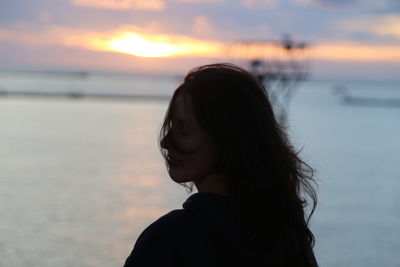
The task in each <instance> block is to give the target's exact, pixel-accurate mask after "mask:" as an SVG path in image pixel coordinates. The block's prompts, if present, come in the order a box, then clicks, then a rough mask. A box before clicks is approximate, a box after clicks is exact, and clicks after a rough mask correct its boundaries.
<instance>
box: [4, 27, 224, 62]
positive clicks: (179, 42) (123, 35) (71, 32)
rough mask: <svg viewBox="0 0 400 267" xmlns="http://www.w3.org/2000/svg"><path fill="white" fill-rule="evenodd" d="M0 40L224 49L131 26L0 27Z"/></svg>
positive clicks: (143, 51)
mask: <svg viewBox="0 0 400 267" xmlns="http://www.w3.org/2000/svg"><path fill="white" fill-rule="evenodd" d="M0 40H5V41H9V42H14V43H19V44H24V45H28V46H48V45H50V46H66V47H78V48H84V49H88V50H92V51H103V52H115V53H124V54H130V55H135V56H140V57H164V56H178V57H179V56H191V57H204V56H207V57H217V56H219V55H221V53H222V51H223V45H222V44H221V43H217V42H211V41H207V40H203V39H196V38H192V37H188V36H182V35H176V34H175V35H173V34H168V35H167V34H159V33H158V34H157V33H147V31H146V29H142V28H140V27H136V26H131V25H125V26H120V27H118V28H117V29H115V30H112V31H105V32H99V31H88V30H81V29H72V28H67V27H48V28H45V29H41V30H30V31H23V30H20V31H18V30H5V29H1V28H0Z"/></svg>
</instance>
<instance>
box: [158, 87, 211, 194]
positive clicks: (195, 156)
mask: <svg viewBox="0 0 400 267" xmlns="http://www.w3.org/2000/svg"><path fill="white" fill-rule="evenodd" d="M172 105H173V108H172V114H171V115H172V117H171V118H172V127H171V129H170V131H169V132H168V134H167V135H166V137H164V139H163V140H162V142H161V146H162V148H164V149H166V150H167V151H168V152H167V155H168V157H167V161H168V172H169V175H170V176H171V178H172V180H174V181H175V182H177V183H185V182H191V181H193V182H194V183H195V185H196V187H197V189H198V190H199V189H200V188H201V185H202V184H203V185H204V184H208V183H210V181H209V180H210V179H213V177H214V167H215V164H216V162H217V155H218V152H217V148H216V145H215V144H213V142H212V141H211V138H210V137H209V136H208V134H207V133H206V132H205V131H204V130H203V128H202V127H201V126H200V124H199V122H198V120H197V119H196V117H195V115H194V112H193V106H192V101H191V99H190V97H189V96H188V95H186V96H185V97H184V95H183V94H182V93H180V94H179V95H178V96H177V97H176V98H175V100H174V102H173V103H172ZM199 191H200V190H199Z"/></svg>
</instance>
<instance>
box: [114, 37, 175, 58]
mask: <svg viewBox="0 0 400 267" xmlns="http://www.w3.org/2000/svg"><path fill="white" fill-rule="evenodd" d="M108 46H109V47H110V48H111V49H112V50H114V51H118V52H122V53H126V54H131V55H135V56H139V57H165V56H169V55H172V54H173V53H174V52H176V48H175V47H174V46H173V45H171V44H168V43H166V42H157V41H149V40H146V39H145V38H144V37H142V36H140V35H139V34H135V33H126V34H124V35H123V36H121V37H119V38H116V39H113V40H111V41H109V42H108Z"/></svg>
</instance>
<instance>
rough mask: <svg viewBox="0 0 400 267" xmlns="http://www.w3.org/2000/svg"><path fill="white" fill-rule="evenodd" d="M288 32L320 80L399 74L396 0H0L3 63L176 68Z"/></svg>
mask: <svg viewBox="0 0 400 267" xmlns="http://www.w3.org/2000/svg"><path fill="white" fill-rule="evenodd" d="M284 34H290V35H291V36H292V37H293V38H294V39H296V40H301V41H307V42H308V43H310V45H311V46H310V49H309V53H308V54H307V58H308V59H309V60H310V61H311V62H312V65H313V73H314V74H315V75H314V76H316V77H321V78H324V77H326V78H355V79H362V78H363V77H367V78H368V79H378V80H379V79H380V80H382V79H391V80H396V79H397V80H399V78H398V76H399V75H400V1H396V0H231V1H229V0H35V1H30V0H13V1H2V2H1V3H0V59H1V60H0V68H1V69H32V68H34V69H37V68H39V69H74V70H75V69H84V70H111V71H133V72H152V73H179V72H182V71H186V70H187V69H188V68H191V67H193V66H196V65H199V64H205V63H210V62H217V61H229V60H230V59H231V58H232V57H233V56H237V55H232V54H229V51H231V50H229V48H231V47H232V45H233V44H235V43H236V42H238V41H242V40H255V41H257V40H280V39H281V38H282V36H283V35H284ZM272 54H273V53H272ZM272 54H269V55H267V57H273V56H276V55H272Z"/></svg>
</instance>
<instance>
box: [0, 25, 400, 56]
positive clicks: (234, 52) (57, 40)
mask: <svg viewBox="0 0 400 267" xmlns="http://www.w3.org/2000/svg"><path fill="white" fill-rule="evenodd" d="M150 32H151V33H150ZM0 40H6V41H9V42H15V43H20V44H25V45H34V46H46V45H53V46H67V47H80V48H84V49H88V50H92V51H104V52H114V53H123V54H129V55H134V56H139V57H208V58H210V57H214V58H224V59H226V58H257V57H258V58H266V59H276V58H281V59H282V58H284V57H285V54H284V53H285V51H284V49H282V48H281V47H279V46H276V45H275V46H274V45H264V44H262V43H260V44H259V45H253V46H252V49H249V48H248V47H249V46H248V45H246V44H242V45H241V46H240V45H232V44H228V43H223V42H217V41H209V40H205V39H198V38H193V37H189V36H182V35H177V34H159V33H154V31H151V30H149V29H143V28H139V27H135V26H129V25H127V26H121V27H119V28H117V29H115V30H113V31H108V32H99V31H88V30H81V29H71V28H65V27H48V28H46V29H44V30H36V31H23V30H19V31H18V29H17V30H16V29H14V30H5V29H1V28H0ZM292 56H299V57H303V56H306V57H308V58H310V59H318V60H331V61H342V62H346V61H359V62H373V61H380V62H400V47H398V46H391V45H367V44H362V43H356V42H352V43H351V42H331V43H327V42H325V43H321V44H315V45H313V46H311V47H310V49H309V51H308V52H307V53H300V52H299V53H297V54H292Z"/></svg>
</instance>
